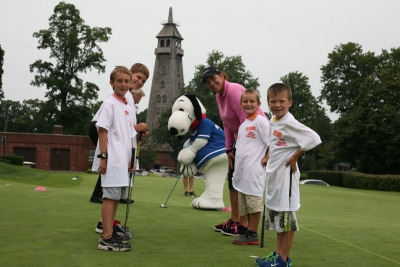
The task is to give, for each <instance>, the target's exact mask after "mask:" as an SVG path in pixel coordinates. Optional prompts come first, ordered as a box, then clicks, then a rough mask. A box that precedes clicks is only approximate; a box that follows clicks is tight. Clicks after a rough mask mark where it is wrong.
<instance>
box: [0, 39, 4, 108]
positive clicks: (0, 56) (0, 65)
mask: <svg viewBox="0 0 400 267" xmlns="http://www.w3.org/2000/svg"><path fill="white" fill-rule="evenodd" d="M3 63H4V50H3V49H2V48H1V45H0V101H1V100H2V99H3V98H4V92H3V79H2V77H3V73H4V71H3Z"/></svg>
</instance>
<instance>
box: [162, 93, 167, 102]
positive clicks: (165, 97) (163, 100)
mask: <svg viewBox="0 0 400 267" xmlns="http://www.w3.org/2000/svg"><path fill="white" fill-rule="evenodd" d="M162 102H164V103H165V102H167V96H166V95H164V96H163V98H162Z"/></svg>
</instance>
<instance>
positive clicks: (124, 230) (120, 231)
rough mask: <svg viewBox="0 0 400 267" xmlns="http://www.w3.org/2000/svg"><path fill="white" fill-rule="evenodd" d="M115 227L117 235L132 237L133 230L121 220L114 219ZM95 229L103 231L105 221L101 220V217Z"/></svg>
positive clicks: (98, 231)
mask: <svg viewBox="0 0 400 267" xmlns="http://www.w3.org/2000/svg"><path fill="white" fill-rule="evenodd" d="M113 227H114V232H115V233H116V234H117V235H119V236H123V235H127V236H128V237H129V238H130V239H132V236H133V233H132V231H131V230H130V229H129V228H128V227H125V226H124V225H122V224H121V222H120V221H118V220H114V225H113ZM94 231H95V232H96V233H98V234H102V233H103V222H102V221H101V219H100V220H99V221H98V222H97V226H96V229H94Z"/></svg>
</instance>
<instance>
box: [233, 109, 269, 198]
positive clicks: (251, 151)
mask: <svg viewBox="0 0 400 267" xmlns="http://www.w3.org/2000/svg"><path fill="white" fill-rule="evenodd" d="M268 144H269V122H268V119H267V118H266V117H263V116H261V115H260V114H258V113H256V114H255V116H253V117H251V118H247V119H246V120H245V121H244V122H243V123H242V124H241V125H240V127H239V131H238V139H237V142H236V155H235V171H234V173H233V178H232V183H233V187H234V188H235V189H236V190H237V191H239V192H241V193H243V194H245V195H251V196H258V197H262V196H263V192H264V186H265V168H264V167H263V166H262V165H261V160H262V158H263V157H264V156H265V153H266V152H267V148H268Z"/></svg>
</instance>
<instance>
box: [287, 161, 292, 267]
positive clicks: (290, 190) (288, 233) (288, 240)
mask: <svg viewBox="0 0 400 267" xmlns="http://www.w3.org/2000/svg"><path fill="white" fill-rule="evenodd" d="M289 177H290V178H289V212H288V218H287V219H288V220H287V223H288V232H287V235H288V238H287V248H286V249H287V253H286V254H287V259H286V267H288V266H289V260H288V259H289V243H290V228H291V227H290V197H291V196H292V167H290V176H289Z"/></svg>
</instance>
